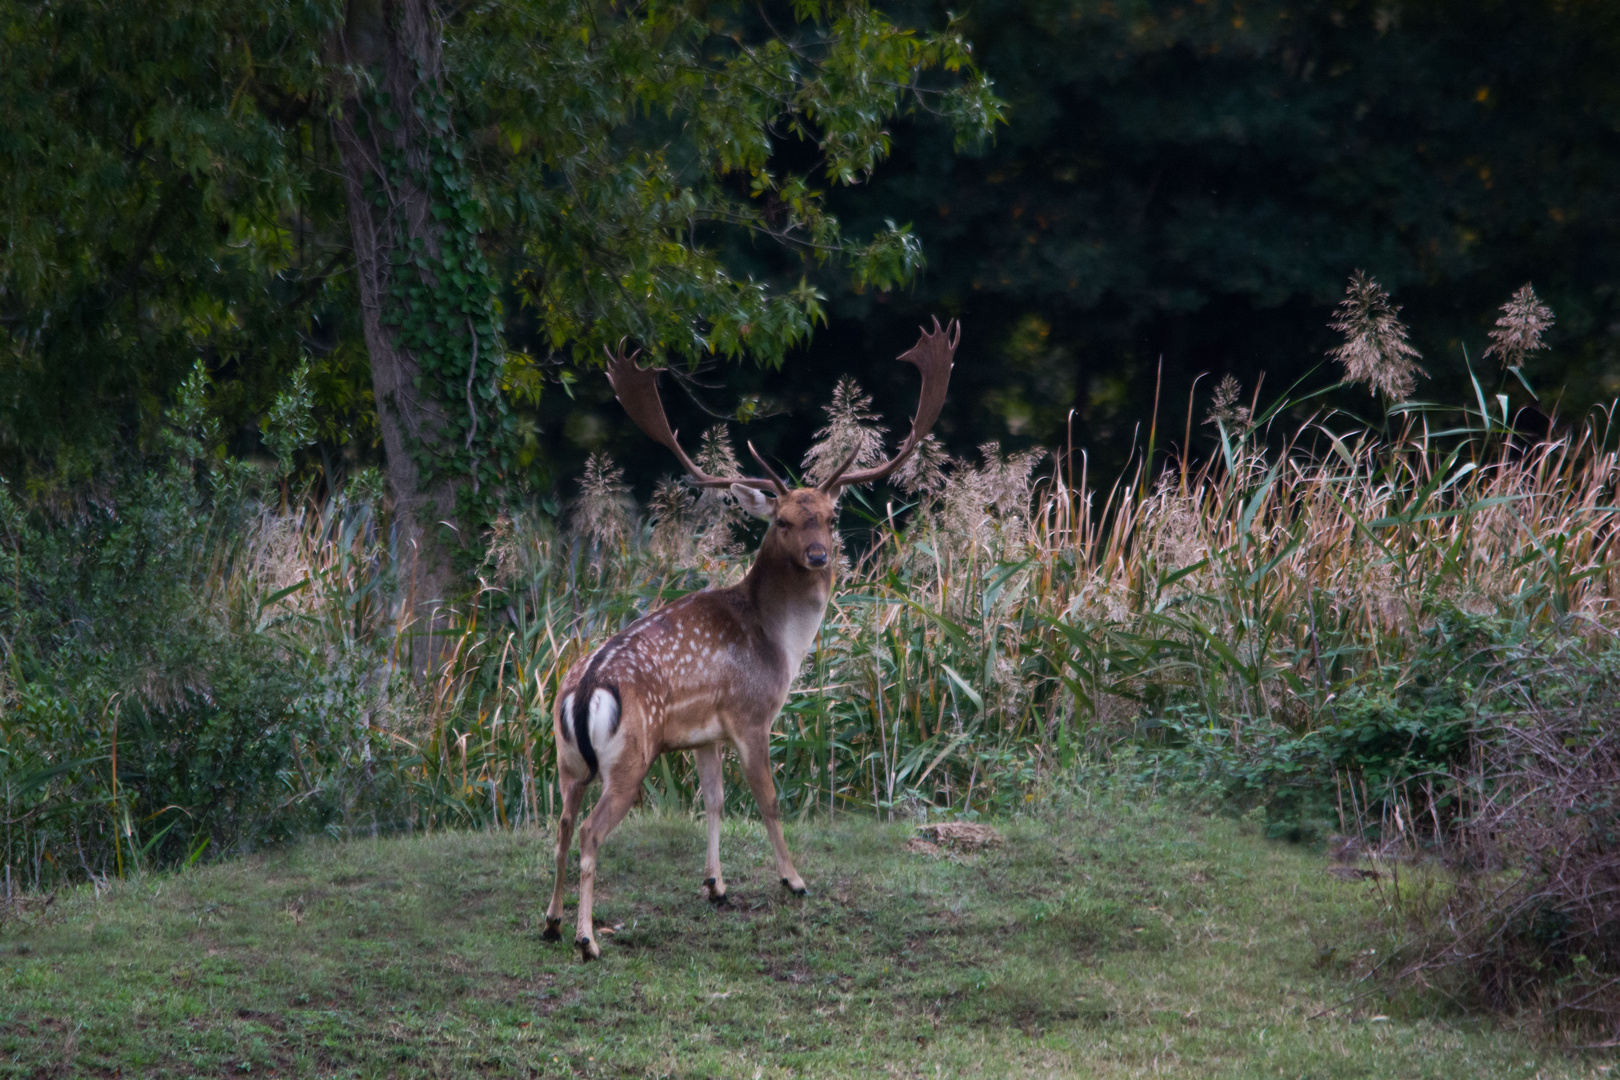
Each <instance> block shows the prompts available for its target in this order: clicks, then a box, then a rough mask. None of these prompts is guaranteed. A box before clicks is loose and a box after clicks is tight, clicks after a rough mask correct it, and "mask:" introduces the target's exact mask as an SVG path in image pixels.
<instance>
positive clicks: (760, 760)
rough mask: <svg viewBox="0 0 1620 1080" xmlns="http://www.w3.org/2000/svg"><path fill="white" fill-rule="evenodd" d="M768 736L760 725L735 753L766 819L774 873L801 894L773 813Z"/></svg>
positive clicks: (801, 880)
mask: <svg viewBox="0 0 1620 1080" xmlns="http://www.w3.org/2000/svg"><path fill="white" fill-rule="evenodd" d="M770 737H771V732H770V728H769V727H765V728H762V729H761V730H760V734H759V735H758V736H755V737H752V738H749V739H746V740H744V741H743V742H740V743H738V744H737V756H738V758H740V759H741V762H742V770H743V776H744V777H745V778H746V779H747V780H748V787H749V788H750V789H751V790H752V791H753V793H754V801H755V802H757V803H758V804H759V814H760V817H762V818H764V819H765V834H766V835H767V836H769V837H770V838H771V847H772V848H774V849H775V851H776V876H777V877H779V878H781V879H782V885H783V887H785V888H786V889H788V890H789V891H790V892H792V893H793V894H794V895H795V896H803V895H804V894H805V887H804V878H802V877H800V876H799V872H798V871H797V870H795V869H794V868H793V856H791V855H789V854H788V847H787V840H785V839H784V838H783V836H782V822H781V820H780V819H779V818H778V816H777V812H776V781H775V780H774V779H773V778H772V777H771V745H770Z"/></svg>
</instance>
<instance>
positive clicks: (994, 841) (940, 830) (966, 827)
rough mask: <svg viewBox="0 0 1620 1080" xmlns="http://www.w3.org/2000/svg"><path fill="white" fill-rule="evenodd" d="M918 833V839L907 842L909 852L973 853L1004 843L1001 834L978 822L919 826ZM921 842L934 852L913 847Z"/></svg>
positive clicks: (939, 823) (932, 853) (942, 822)
mask: <svg viewBox="0 0 1620 1080" xmlns="http://www.w3.org/2000/svg"><path fill="white" fill-rule="evenodd" d="M917 832H918V834H919V835H918V836H917V837H913V838H912V839H911V840H909V841H907V843H906V850H907V851H917V852H920V853H923V854H929V855H934V854H940V853H941V852H942V849H945V848H949V849H951V850H953V851H963V852H972V851H982V850H983V849H985V848H992V847H996V846H998V845H999V844H1001V843H1002V836H1001V833H999V832H997V831H996V830H995V829H993V828H991V827H990V826H989V825H981V824H979V823H978V822H976V821H941V822H938V823H936V824H933V825H919V826H917ZM919 842H921V843H922V844H925V845H927V847H929V848H932V849H933V850H932V851H926V850H924V849H923V848H919V847H913V846H912V845H914V844H917V843H919Z"/></svg>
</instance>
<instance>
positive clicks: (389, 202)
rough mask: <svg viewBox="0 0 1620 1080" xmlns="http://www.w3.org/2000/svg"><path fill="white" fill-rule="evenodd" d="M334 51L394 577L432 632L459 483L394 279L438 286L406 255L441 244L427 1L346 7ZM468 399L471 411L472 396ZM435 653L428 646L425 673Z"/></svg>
mask: <svg viewBox="0 0 1620 1080" xmlns="http://www.w3.org/2000/svg"><path fill="white" fill-rule="evenodd" d="M334 45H335V51H336V54H337V55H336V56H335V57H334V58H333V59H334V62H335V64H334V66H335V67H336V68H337V69H338V72H339V74H338V80H339V85H338V92H339V94H340V101H341V110H340V112H339V114H338V115H337V116H336V117H334V119H333V129H334V134H335V136H336V140H337V143H338V147H339V149H340V151H341V154H342V163H343V179H344V186H345V191H346V195H347V198H348V204H349V228H350V231H351V233H352V241H353V246H354V255H355V273H356V277H357V278H358V280H359V288H360V305H361V317H362V323H363V328H364V333H365V340H366V348H367V350H368V351H369V353H370V356H371V380H372V388H373V390H374V392H375V394H376V399H377V423H378V427H379V428H380V429H381V432H382V439H383V450H384V452H385V454H386V455H387V471H388V480H389V484H390V486H391V487H392V489H393V493H394V499H395V516H396V519H397V521H398V525H399V529H400V540H401V544H400V549H401V557H402V562H404V563H405V565H403V566H402V567H401V568H400V569H401V580H402V583H405V584H406V585H407V598H408V599H409V601H411V602H412V604H413V605H414V608H415V610H416V611H417V612H418V613H419V614H421V615H423V616H426V618H425V619H424V620H423V625H424V626H425V627H427V628H433V627H434V626H435V625H436V624H438V623H440V622H441V620H440V619H439V618H438V614H439V610H440V608H441V607H442V605H443V604H444V603H445V602H447V601H449V600H452V599H454V597H455V594H456V592H457V591H458V588H459V586H460V584H461V583H460V582H459V580H458V578H457V575H456V573H455V571H454V568H453V566H452V557H453V554H454V551H455V548H456V547H457V546H458V544H459V543H460V542H461V539H460V536H459V532H458V522H457V518H456V494H457V483H456V478H455V474H454V473H453V472H452V473H450V474H449V475H446V473H445V470H444V469H443V467H442V463H443V462H444V461H446V460H449V459H450V457H451V455H453V454H454V453H455V449H456V447H455V445H454V442H455V439H454V428H453V424H452V420H451V416H450V414H449V411H448V409H447V407H446V405H445V403H444V401H443V400H442V397H443V394H442V393H440V394H435V392H434V391H435V390H436V389H440V390H442V388H441V387H439V385H438V383H439V381H440V380H438V379H434V378H427V379H424V373H423V370H422V364H421V362H420V358H419V357H418V356H417V355H415V353H414V352H413V350H412V349H411V348H410V347H409V345H408V344H407V341H406V340H403V339H405V338H406V334H405V333H404V332H403V331H402V325H403V321H402V317H403V316H404V315H406V314H408V312H406V311H402V308H405V309H408V308H409V306H410V302H409V301H406V300H403V299H402V298H401V290H400V289H399V288H398V285H399V284H400V283H401V282H400V280H399V276H400V275H413V276H414V279H415V280H413V281H412V282H410V284H413V285H415V284H419V285H422V286H425V289H424V294H425V295H433V294H436V293H438V292H439V291H440V290H441V289H442V288H443V287H444V283H443V282H441V281H440V280H438V277H437V276H436V275H435V274H434V273H433V271H432V270H431V269H429V268H428V267H426V266H424V265H423V260H421V259H420V258H415V257H413V254H412V253H418V252H420V253H425V254H426V256H427V259H428V261H429V262H433V263H436V262H437V260H438V258H439V256H440V252H441V250H442V248H443V244H444V241H445V229H446V226H445V224H444V222H443V220H442V218H441V217H440V216H437V215H435V214H434V207H435V196H434V192H433V191H432V190H431V188H430V186H429V181H428V178H429V177H430V176H431V175H432V168H433V167H434V166H435V165H436V164H437V162H436V161H435V160H434V159H435V157H436V156H437V155H436V154H435V148H436V147H437V148H438V149H440V150H441V151H442V148H443V146H444V145H445V142H444V138H445V136H444V132H443V130H442V129H441V131H440V132H438V133H437V140H436V139H435V133H434V132H433V131H430V130H429V128H428V123H429V120H428V119H427V117H426V116H424V111H425V110H424V109H422V108H419V107H418V106H419V105H420V103H421V102H423V101H424V100H425V99H427V98H438V97H439V96H441V95H442V93H443V61H442V36H441V27H440V22H439V19H438V16H437V13H436V12H435V11H434V10H433V7H432V3H431V0H350V3H349V5H348V9H347V12H346V16H345V21H344V25H343V28H342V30H341V32H340V34H339V35H338V37H337V39H336V41H335V43H334ZM428 115H431V113H429V114H428ZM471 287H472V288H477V287H479V286H478V285H477V284H474V285H472V286H471ZM485 299H486V300H487V297H486V298H485ZM469 329H470V328H469ZM453 332H456V333H460V332H461V331H460V328H459V327H457V328H454V331H453ZM466 341H467V344H469V345H470V346H471V348H472V349H473V352H472V357H471V358H470V359H469V360H468V365H469V366H468V367H467V368H464V369H463V370H469V371H470V370H471V365H473V364H475V363H476V360H477V352H476V336H472V337H468V338H467V339H466ZM468 383H469V387H470V386H471V380H470V378H469V380H468ZM468 394H469V405H470V398H471V390H470V389H469V392H468ZM458 419H459V417H458ZM474 430H476V428H474ZM468 442H469V445H470V444H471V439H470V438H469V440H468ZM434 462H439V463H441V464H440V467H438V468H435V467H433V463H434ZM424 466H427V467H426V468H424ZM441 523H448V527H446V525H445V524H441ZM435 651H436V650H433V649H432V648H431V647H430V648H429V649H428V655H429V658H428V663H429V664H431V663H432V655H433V653H434V652H435Z"/></svg>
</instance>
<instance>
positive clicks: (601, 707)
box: [586, 688, 619, 771]
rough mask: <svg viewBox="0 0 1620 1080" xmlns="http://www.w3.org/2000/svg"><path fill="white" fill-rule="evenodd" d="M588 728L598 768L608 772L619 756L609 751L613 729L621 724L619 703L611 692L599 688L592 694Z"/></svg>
mask: <svg viewBox="0 0 1620 1080" xmlns="http://www.w3.org/2000/svg"><path fill="white" fill-rule="evenodd" d="M589 708H590V712H589V713H587V721H586V723H587V727H588V729H589V731H590V733H591V746H592V748H594V749H595V750H596V761H597V767H598V768H600V769H602V770H604V771H605V770H606V769H607V767H608V765H610V764H611V763H612V761H613V758H614V757H616V756H617V755H616V754H615V753H613V752H611V751H610V750H609V744H610V743H611V742H612V740H613V729H614V727H615V726H617V724H618V722H619V703H618V702H617V701H615V700H614V699H613V692H612V691H611V690H604V689H601V688H598V689H597V690H596V691H594V692H593V693H592V694H591V703H590V706H589Z"/></svg>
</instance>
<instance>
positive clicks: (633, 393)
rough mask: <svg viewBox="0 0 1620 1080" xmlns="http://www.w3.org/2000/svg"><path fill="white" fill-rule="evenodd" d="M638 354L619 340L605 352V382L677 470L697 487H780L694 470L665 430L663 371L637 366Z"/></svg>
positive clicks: (695, 466) (745, 478)
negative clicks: (671, 457) (677, 464)
mask: <svg viewBox="0 0 1620 1080" xmlns="http://www.w3.org/2000/svg"><path fill="white" fill-rule="evenodd" d="M639 355H641V350H639V349H637V350H636V351H635V352H632V353H630V354H629V355H626V354H625V351H624V342H622V341H621V342H620V343H619V351H618V352H617V353H612V352H609V353H608V370H607V376H608V382H609V383H610V384H611V385H612V386H613V392H614V393H615V394H617V395H618V397H619V404H620V405H623V406H624V411H625V414H626V415H628V416H629V417H630V419H631V420H633V421H635V425H636V427H638V428H640V429H641V430H642V432H643V433H644V434H645V435H646V436H647V437H648V438H649V439H651V440H652V441H653V442H655V443H658V444H660V445H662V446H665V447H668V448H669V450H670V452H671V453H673V454H674V455H675V457H676V459H677V460H678V461H680V463H681V467H682V468H684V469H685V470H686V471H687V472H689V473H691V474H692V480H693V482H694V483H696V484H697V485H698V486H699V487H730V486H731V485H732V484H743V485H745V486H747V487H751V488H758V489H760V490H761V491H764V490H767V489H769V488H771V487H776V488H780V487H781V481H779V480H775V477H774V476H773V477H772V479H771V480H756V479H754V478H752V477H746V476H710V475H709V474H708V473H706V472H704V471H703V470H702V469H700V468H698V467H697V464H696V462H694V461H693V460H692V459H691V458H689V457H687V456H686V451H685V450H682V449H681V444H680V443H679V442H677V441H676V440H675V432H673V431H671V430H670V427H669V418H668V417H666V416H665V415H664V402H663V400H662V399H661V398H659V396H658V372H659V371H661V370H663V369H662V368H639V367H637V366H636V357H637V356H639ZM761 464H764V462H761ZM767 471H769V470H767ZM773 481H775V482H774V483H773Z"/></svg>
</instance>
